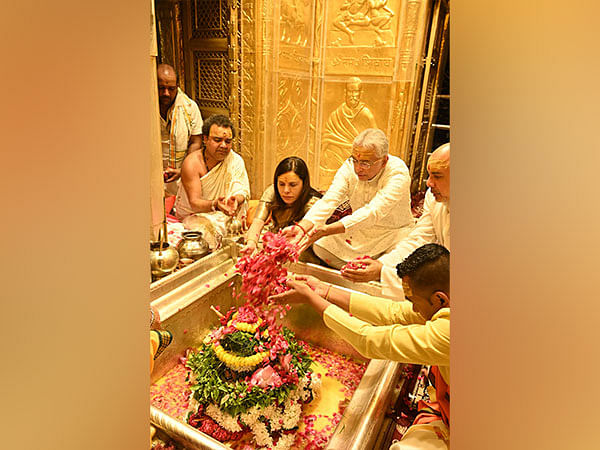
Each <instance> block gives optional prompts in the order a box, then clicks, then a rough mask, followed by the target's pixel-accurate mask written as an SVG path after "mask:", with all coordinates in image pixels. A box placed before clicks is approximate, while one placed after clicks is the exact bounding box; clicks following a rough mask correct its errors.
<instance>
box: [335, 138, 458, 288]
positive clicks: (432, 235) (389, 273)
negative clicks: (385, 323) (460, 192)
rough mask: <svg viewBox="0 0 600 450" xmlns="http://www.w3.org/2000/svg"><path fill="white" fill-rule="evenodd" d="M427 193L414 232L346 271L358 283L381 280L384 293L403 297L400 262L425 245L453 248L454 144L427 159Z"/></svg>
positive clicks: (350, 278)
mask: <svg viewBox="0 0 600 450" xmlns="http://www.w3.org/2000/svg"><path fill="white" fill-rule="evenodd" d="M427 172H428V174H429V177H428V178H427V187H428V188H429V189H427V193H426V194H425V202H424V204H423V214H422V215H421V217H420V218H419V220H418V221H417V224H416V225H415V227H414V228H413V230H412V231H411V232H410V234H409V235H408V236H407V237H406V238H405V239H403V240H402V241H400V242H398V243H397V244H396V245H395V246H394V248H393V249H392V250H391V251H390V252H388V253H386V254H385V255H383V256H382V257H381V258H379V259H378V260H366V261H365V260H361V262H362V265H361V266H362V267H356V268H352V269H348V270H345V271H344V273H343V277H344V278H346V279H348V280H350V281H354V282H368V281H372V280H381V286H382V291H381V293H382V295H385V296H388V297H392V298H397V297H400V298H401V297H402V296H403V295H404V294H403V293H402V284H401V283H400V282H399V280H398V277H397V276H396V272H395V268H396V265H397V264H398V263H399V262H401V261H402V260H403V259H404V258H406V257H407V256H408V255H409V254H410V253H411V252H412V251H413V250H414V249H416V248H418V247H419V246H421V245H424V244H427V243H431V242H435V243H437V244H440V245H443V246H444V247H446V248H447V249H448V250H450V143H446V144H443V145H441V146H439V147H438V148H437V149H435V151H434V152H433V153H431V155H430V156H429V159H428V160H427Z"/></svg>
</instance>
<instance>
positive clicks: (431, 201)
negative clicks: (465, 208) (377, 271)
mask: <svg viewBox="0 0 600 450" xmlns="http://www.w3.org/2000/svg"><path fill="white" fill-rule="evenodd" d="M430 243H435V244H440V245H443V246H444V247H446V248H447V249H448V250H450V208H449V207H448V204H447V203H444V202H438V201H436V200H435V197H434V196H433V194H432V193H431V190H430V189H428V190H427V193H426V194H425V201H424V203H423V215H422V216H421V217H420V218H419V220H418V221H417V224H416V226H415V228H414V229H413V230H412V231H411V232H410V234H409V235H408V236H407V237H406V239H403V240H402V241H400V242H398V244H396V245H395V246H394V248H393V249H391V250H390V251H389V252H388V253H386V254H385V255H383V256H382V257H381V258H379V261H381V262H382V263H383V267H382V268H381V284H382V288H381V293H382V295H385V296H386V297H391V298H394V299H397V300H404V292H403V291H402V280H401V279H400V278H398V275H397V272H396V266H397V265H398V264H399V263H401V262H402V261H403V260H404V258H406V257H407V256H408V255H410V254H411V253H412V252H413V251H414V250H415V249H417V248H419V247H421V246H422V245H425V244H430Z"/></svg>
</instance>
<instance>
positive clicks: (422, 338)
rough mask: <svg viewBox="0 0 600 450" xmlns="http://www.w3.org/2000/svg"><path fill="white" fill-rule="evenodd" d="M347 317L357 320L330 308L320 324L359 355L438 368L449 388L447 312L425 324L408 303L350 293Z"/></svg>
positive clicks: (339, 309) (443, 309)
mask: <svg viewBox="0 0 600 450" xmlns="http://www.w3.org/2000/svg"><path fill="white" fill-rule="evenodd" d="M350 313H351V314H352V316H356V317H352V316H350V314H348V313H347V312H346V311H344V310H343V309H341V308H339V307H337V306H335V305H331V306H329V307H327V309H326V310H325V312H324V313H323V320H324V322H325V325H327V326H328V327H329V328H330V329H332V330H333V331H335V332H336V333H337V334H339V335H340V336H341V337H342V338H344V339H345V340H346V341H348V342H349V343H350V344H352V346H353V347H354V348H355V349H356V350H357V351H358V352H359V353H360V354H361V355H363V356H365V357H367V358H373V359H389V360H392V361H399V362H404V363H410V364H422V365H430V366H438V367H439V369H440V373H441V375H442V377H443V378H444V380H445V381H446V383H447V384H450V308H442V309H440V310H439V311H438V312H437V313H435V314H434V315H433V317H432V318H431V320H427V321H425V320H424V319H423V317H421V315H419V314H417V313H415V312H414V311H413V309H412V303H410V302H408V301H402V302H395V301H392V300H388V299H384V298H379V297H372V296H370V295H366V294H359V293H352V295H351V296H350Z"/></svg>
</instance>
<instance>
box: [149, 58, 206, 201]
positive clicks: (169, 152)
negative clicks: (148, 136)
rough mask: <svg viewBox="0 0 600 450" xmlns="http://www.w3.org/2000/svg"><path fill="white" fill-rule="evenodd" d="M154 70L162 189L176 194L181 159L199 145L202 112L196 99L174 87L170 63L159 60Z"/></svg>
mask: <svg viewBox="0 0 600 450" xmlns="http://www.w3.org/2000/svg"><path fill="white" fill-rule="evenodd" d="M156 74H157V78H158V104H159V109H160V133H161V141H162V157H163V170H164V176H165V192H166V194H167V195H175V194H177V187H178V183H177V180H178V179H179V177H180V175H181V164H182V162H183V159H184V158H185V156H186V155H187V154H189V153H192V152H194V151H196V150H200V149H201V148H202V139H201V136H200V135H201V134H202V115H201V114H200V109H199V108H198V105H197V104H196V102H194V100H192V99H191V98H189V97H188V96H187V95H185V94H184V92H183V91H182V90H181V89H179V88H178V87H177V85H178V78H177V74H176V73H175V69H173V67H171V66H170V65H168V64H159V65H158V67H157V70H156Z"/></svg>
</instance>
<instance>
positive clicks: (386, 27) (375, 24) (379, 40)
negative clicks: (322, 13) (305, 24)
mask: <svg viewBox="0 0 600 450" xmlns="http://www.w3.org/2000/svg"><path fill="white" fill-rule="evenodd" d="M392 17H394V12H393V11H392V10H391V9H390V8H389V7H388V6H387V0H344V3H342V6H341V7H340V10H339V12H338V14H337V16H336V17H335V18H334V19H333V23H332V25H333V27H334V28H335V29H336V31H341V32H343V33H345V34H346V35H347V36H348V39H349V40H350V44H354V33H355V31H354V30H353V29H352V28H357V29H359V30H371V31H375V33H377V37H376V38H375V42H374V44H375V45H377V46H382V45H386V44H388V41H387V40H386V38H385V34H386V33H390V24H391V21H392ZM341 41H342V40H341V38H338V39H337V40H335V41H334V42H333V43H332V44H333V45H341V43H342V42H341Z"/></svg>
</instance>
